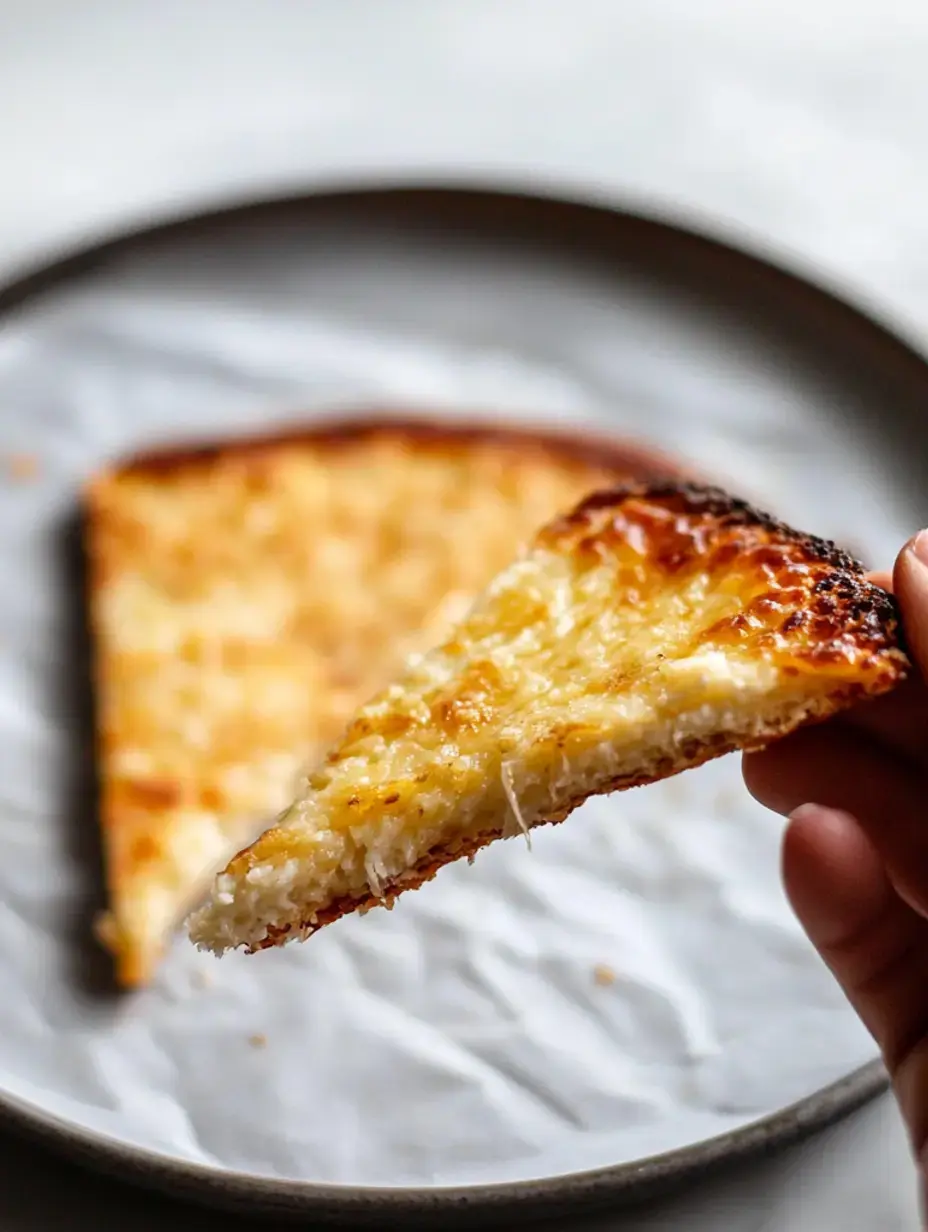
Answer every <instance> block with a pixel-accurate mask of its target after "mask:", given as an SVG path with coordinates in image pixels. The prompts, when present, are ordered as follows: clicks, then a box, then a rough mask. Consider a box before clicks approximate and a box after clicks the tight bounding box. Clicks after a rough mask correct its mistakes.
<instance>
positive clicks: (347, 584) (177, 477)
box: [86, 417, 675, 986]
mask: <svg viewBox="0 0 928 1232" xmlns="http://www.w3.org/2000/svg"><path fill="white" fill-rule="evenodd" d="M674 469H675V468H673V467H672V466H671V465H670V463H667V462H665V461H664V460H663V459H660V458H657V457H656V456H655V455H653V454H649V453H647V452H646V451H642V450H641V449H638V448H636V447H632V446H626V445H623V444H622V443H621V442H616V441H598V440H596V439H591V438H590V437H589V436H588V435H585V434H582V433H581V434H563V433H557V432H555V433H550V432H543V431H541V430H539V429H533V428H525V429H515V428H512V429H501V428H497V427H494V426H490V425H484V424H480V423H466V422H463V421H462V422H455V423H451V422H444V423H438V422H430V421H427V420H425V419H422V418H416V419H405V420H404V419H391V418H389V417H376V418H371V419H369V420H365V421H362V420H360V419H358V418H354V419H351V420H345V421H342V422H338V423H322V424H320V425H318V426H316V427H314V428H312V429H308V430H304V431H301V432H298V433H295V434H293V435H290V436H280V437H277V438H271V439H264V440H243V441H239V442H235V443H230V444H223V445H220V446H217V447H209V448H201V449H188V450H182V451H178V452H170V453H162V454H158V455H155V456H147V457H143V458H140V459H136V460H134V461H131V462H129V463H127V464H125V465H122V466H117V467H114V468H113V469H112V470H108V471H106V472H104V473H101V474H100V475H98V476H96V477H95V479H94V480H93V482H92V483H91V485H90V488H89V491H88V494H87V524H86V544H87V559H88V565H89V569H88V573H89V603H90V618H91V626H92V632H93V638H94V651H95V653H94V660H95V663H94V676H95V690H96V699H97V712H98V714H97V719H98V749H99V752H98V760H99V779H100V787H101V826H102V832H103V845H104V855H105V858H106V867H107V877H108V883H109V897H110V909H109V912H108V913H107V915H106V916H105V917H104V918H103V920H102V923H101V927H100V929H99V933H100V935H101V937H102V939H103V940H104V941H105V942H106V943H107V945H108V947H109V948H110V949H111V950H112V952H113V954H114V956H115V959H116V973H117V978H118V980H119V982H120V983H121V984H123V985H125V986H131V985H138V984H142V983H145V982H146V981H147V980H148V979H149V978H150V977H151V975H152V972H153V970H154V968H155V965H156V964H157V962H158V959H159V957H160V955H161V953H162V951H163V949H164V946H165V944H166V941H167V939H168V937H169V935H170V933H171V931H172V929H173V928H174V927H175V925H176V924H178V923H180V921H181V920H182V919H183V916H184V914H185V913H186V912H187V911H189V910H190V907H191V905H192V903H193V902H195V901H196V898H197V897H198V896H200V895H201V894H202V893H203V891H204V888H205V885H206V884H208V882H209V878H210V877H211V876H212V874H213V873H214V872H215V870H216V869H217V868H219V867H221V866H222V864H224V863H225V861H226V860H228V859H229V857H230V856H231V855H233V854H234V853H235V852H236V851H237V850H238V849H239V848H240V847H241V846H243V844H245V843H247V842H249V841H250V840H251V839H252V838H253V837H254V836H255V835H256V834H257V833H259V832H260V830H261V828H262V827H263V825H266V823H267V819H268V818H269V817H272V816H274V814H275V813H276V812H278V811H279V810H280V809H281V808H283V806H284V805H285V804H286V803H287V801H288V800H289V799H290V797H291V795H292V793H293V791H294V789H295V786H296V784H297V782H298V778H299V775H300V773H301V772H305V770H306V768H307V765H309V764H313V763H314V762H315V761H316V760H317V759H318V758H320V757H321V756H322V755H324V753H325V750H326V749H327V748H328V747H329V745H330V744H331V743H332V742H333V741H334V740H335V739H337V738H338V736H339V735H340V733H341V732H342V731H343V730H344V727H345V724H346V723H347V721H348V719H349V718H350V716H351V714H352V712H353V711H354V710H355V708H356V707H357V706H359V705H360V704H361V703H362V702H363V701H365V700H366V699H367V698H368V697H370V696H371V694H372V693H373V692H374V691H375V690H377V689H379V688H381V687H382V686H383V685H385V684H386V683H387V682H388V681H389V680H390V679H391V677H392V676H393V675H394V673H396V672H397V671H399V670H400V669H401V668H402V665H403V661H404V656H405V655H406V654H407V653H408V652H410V651H415V650H427V649H429V648H430V647H431V646H432V645H435V644H436V643H437V642H439V641H441V640H442V639H443V638H444V637H445V636H446V634H447V633H448V631H449V629H450V628H451V627H452V626H453V624H454V622H455V621H456V620H457V619H459V618H460V617H461V616H462V615H463V614H464V612H466V610H467V608H468V606H469V605H470V602H471V601H472V599H473V597H474V596H475V595H476V594H477V593H479V591H480V590H481V588H482V587H483V586H484V585H485V584H486V583H487V582H488V581H489V580H490V579H491V578H492V577H493V575H494V573H495V572H496V571H497V570H498V569H500V568H502V567H503V566H504V565H505V564H506V563H507V562H508V560H509V559H510V558H511V557H512V555H513V554H514V553H515V552H516V551H517V549H518V548H519V546H520V545H521V544H523V543H525V542H526V541H527V540H528V539H529V538H530V537H531V535H532V533H533V532H534V530H535V528H536V527H537V526H538V525H539V523H540V522H541V521H544V520H546V519H548V518H550V517H552V516H554V514H555V513H558V512H559V511H562V510H564V509H569V508H570V507H571V505H573V504H574V503H575V502H576V501H577V500H578V499H579V498H580V497H581V496H582V495H583V493H584V492H587V491H589V490H590V488H591V486H594V485H596V484H602V483H612V482H614V481H615V480H616V479H617V478H620V477H622V478H627V477H628V476H630V475H638V476H640V475H643V474H653V473H668V472H669V471H673V470H674Z"/></svg>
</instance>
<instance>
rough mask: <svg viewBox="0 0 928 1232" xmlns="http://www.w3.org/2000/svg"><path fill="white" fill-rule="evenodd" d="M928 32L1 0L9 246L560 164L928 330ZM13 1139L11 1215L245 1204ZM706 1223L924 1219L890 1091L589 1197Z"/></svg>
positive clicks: (872, 18) (207, 1220)
mask: <svg viewBox="0 0 928 1232" xmlns="http://www.w3.org/2000/svg"><path fill="white" fill-rule="evenodd" d="M926 61H928V8H926V7H925V6H924V5H923V4H921V3H920V0H909V2H905V0H883V3H882V4H880V5H879V6H874V5H872V4H869V3H864V2H863V0H817V2H816V3H814V4H809V3H808V0H803V2H800V0H778V3H773V2H772V0H756V2H755V3H751V4H747V3H744V2H743V0H699V2H698V3H694V2H693V0H647V2H645V0H638V2H637V3H636V2H633V0H629V2H628V3H623V4H618V3H616V2H615V0H571V3H569V4H566V3H564V2H563V0H507V2H506V3H505V4H503V3H500V2H499V0H468V3H466V4H464V3H454V0H445V2H444V3H441V2H439V0H355V2H354V3H353V4H350V5H348V4H345V3H344V0H341V2H339V0H197V3H196V4H191V3H189V0H159V2H158V3H157V4H152V3H149V2H147V0H82V3H81V4H79V5H78V4H74V3H73V2H72V0H0V151H2V158H3V192H2V194H0V276H3V277H9V276H12V275H13V274H14V273H15V272H18V271H21V270H25V269H28V268H29V267H30V266H32V265H33V264H35V263H37V262H39V261H41V260H42V259H43V257H44V256H46V255H48V254H49V253H51V252H55V251H58V250H60V249H62V248H69V247H73V246H76V245H78V244H79V243H81V242H82V241H84V240H86V239H87V238H89V237H92V236H96V235H99V234H101V233H105V232H109V231H112V230H119V229H122V228H125V227H128V226H130V225H132V224H133V223H136V222H138V221H141V220H146V219H149V218H152V217H157V216H159V215H162V214H168V213H174V212H176V211H177V210H178V209H182V208H185V207H193V206H198V205H201V204H205V203H208V202H213V201H222V200H225V199H228V198H229V197H230V196H234V197H245V196H247V195H249V194H253V193H271V192H276V191H280V190H283V189H288V188H296V187H299V186H304V185H306V184H310V183H318V182H322V181H343V180H352V179H358V178H368V177H373V176H388V177H393V178H395V177H404V178H411V177H416V176H418V177H420V178H426V177H427V178H430V179H437V178H448V177H454V178H457V179H465V178H466V179H470V180H473V179H479V180H483V181H487V182H501V183H509V184H512V183H517V184H522V185H525V184H531V183H536V184H537V183H539V182H541V183H544V184H546V185H548V186H561V187H565V188H569V189H571V190H572V191H582V192H583V193H586V194H592V195H595V196H597V197H599V198H603V199H615V198H620V199H622V200H625V201H631V202H633V203H634V202H636V201H637V202H641V203H645V204H647V205H648V206H649V207H651V208H657V209H661V210H669V211H672V212H675V213H677V214H679V215H681V216H683V217H684V218H689V219H691V220H695V221H696V222H697V223H701V224H702V225H705V226H709V227H711V228H712V229H714V230H716V231H718V230H722V231H723V232H726V233H730V234H732V235H733V236H734V237H735V238H736V239H739V240H740V241H742V242H744V243H747V244H748V245H755V246H759V247H762V248H764V249H766V250H768V251H772V252H773V253H775V254H780V255H781V256H782V257H783V258H784V259H786V260H787V261H791V262H793V263H794V264H798V266H799V267H800V268H811V269H813V270H815V271H817V272H819V273H820V274H821V276H822V277H824V278H825V279H827V280H828V281H830V282H832V283H833V284H835V285H837V286H839V287H843V288H845V289H846V290H847V292H848V293H849V294H851V295H852V296H855V297H857V298H859V299H862V300H864V301H866V302H868V303H869V304H871V305H873V306H874V307H875V308H876V310H877V311H879V312H880V313H882V314H883V315H885V316H887V317H888V318H890V319H892V320H893V321H894V322H896V323H897V324H898V326H899V328H901V329H902V330H904V331H905V332H906V333H908V334H909V335H910V336H911V337H912V338H913V339H915V340H916V341H920V342H922V343H923V344H928V245H926V244H924V243H923V242H922V238H923V234H924V232H925V230H926V226H928V224H926V223H925V221H924V218H925V207H924V201H925V196H926V189H928V158H926V154H925V151H926V150H928V73H926V71H925V65H926ZM2 1145H3V1150H2V1151H0V1226H2V1227H3V1228H5V1229H10V1230H11V1232H15V1230H16V1229H20V1228H22V1229H26V1228H29V1229H40V1228H46V1227H47V1228H52V1227H54V1228H59V1227H73V1226H77V1225H78V1224H79V1223H82V1222H84V1221H88V1220H89V1221H96V1222H98V1223H100V1224H102V1223H103V1222H104V1220H107V1221H110V1222H111V1221H112V1220H113V1219H114V1218H115V1219H116V1221H117V1224H118V1226H119V1227H122V1228H125V1229H126V1230H127V1232H132V1230H135V1229H138V1230H139V1232H142V1230H145V1229H148V1228H155V1227H162V1226H164V1224H165V1223H167V1222H169V1221H170V1222H171V1223H172V1224H173V1226H175V1227H176V1228H177V1229H178V1230H180V1229H182V1228H183V1229H185V1228H188V1227H189V1228H191V1229H192V1228H194V1227H196V1228H198V1229H210V1228H212V1227H214V1226H215V1227H216V1228H218V1227H219V1226H222V1227H224V1228H229V1226H230V1223H229V1220H228V1218H227V1217H224V1216H223V1217H214V1216H213V1215H211V1214H209V1213H203V1212H200V1211H198V1210H195V1209H193V1208H190V1209H188V1208H183V1207H179V1206H177V1205H175V1204H173V1203H168V1202H167V1201H165V1200H162V1199H158V1198H155V1197H152V1196H149V1195H147V1194H139V1193H136V1192H135V1191H132V1190H129V1189H125V1188H123V1187H122V1186H119V1185H117V1184H115V1183H113V1182H109V1181H102V1180H99V1179H97V1178H93V1177H89V1176H85V1175H84V1174H83V1173H81V1172H79V1171H77V1170H76V1169H72V1168H70V1167H63V1166H60V1165H59V1164H58V1162H57V1161H56V1160H51V1159H50V1158H48V1157H46V1156H45V1155H43V1154H41V1153H39V1152H38V1151H36V1150H34V1149H33V1148H31V1147H28V1146H25V1145H21V1144H19V1143H14V1142H12V1141H9V1142H8V1141H5V1140H4V1141H3V1143H2ZM51 1171H54V1177H55V1180H54V1184H49V1180H48V1176H49V1173H50V1172H51ZM220 1219H221V1222H220ZM681 1225H685V1226H687V1227H688V1228H690V1229H692V1230H693V1232H697V1230H698V1229H702V1228H705V1229H707V1230H708V1229H716V1228H719V1227H725V1228H726V1229H727V1230H729V1232H760V1230H761V1229H763V1230H765V1232H767V1230H769V1232H786V1230H787V1229H789V1232H802V1230H803V1229H806V1228H808V1229H810V1230H811V1229H813V1228H814V1229H816V1232H828V1230H829V1229H832V1228H833V1229H839V1228H840V1229H845V1228H855V1227H860V1228H867V1229H873V1230H879V1232H893V1230H896V1229H899V1230H908V1229H915V1228H916V1227H917V1226H918V1221H917V1216H916V1208H915V1202H914V1181H913V1176H912V1172H911V1166H910V1164H909V1161H908V1157H907V1152H906V1146H905V1140H904V1136H903V1133H902V1130H901V1127H900V1125H899V1122H898V1118H897V1117H896V1114H895V1110H894V1108H893V1105H892V1103H891V1101H889V1100H888V1099H884V1100H882V1101H878V1102H877V1103H876V1104H874V1105H872V1106H871V1107H869V1108H867V1109H865V1110H864V1111H863V1112H862V1113H860V1114H858V1115H857V1116H855V1117H853V1118H851V1119H849V1120H848V1121H846V1122H844V1123H843V1124H841V1125H839V1126H837V1127H835V1128H834V1129H832V1130H830V1131H829V1132H827V1133H826V1134H823V1135H821V1136H819V1137H818V1138H816V1139H815V1140H813V1141H812V1142H809V1143H807V1144H805V1145H804V1146H802V1147H800V1148H796V1149H793V1150H791V1151H789V1152H787V1153H785V1154H782V1155H778V1156H776V1157H773V1158H770V1159H767V1160H762V1161H758V1163H757V1164H755V1165H752V1166H751V1167H749V1168H744V1169H742V1170H740V1171H739V1172H738V1173H737V1174H735V1175H730V1176H726V1177H722V1178H720V1179H716V1180H714V1181H713V1182H712V1183H711V1185H708V1186H702V1187H699V1188H697V1189H696V1190H694V1191H693V1192H691V1193H688V1194H686V1195H684V1196H682V1197H680V1198H677V1199H675V1200H674V1201H673V1202H671V1203H669V1204H665V1205H664V1206H663V1207H659V1208H658V1207H655V1208H651V1209H649V1210H647V1211H639V1212H636V1213H635V1214H633V1215H628V1216H618V1215H615V1216H611V1217H601V1218H599V1219H597V1220H596V1221H594V1222H593V1223H591V1224H588V1225H584V1226H589V1227H591V1228H597V1229H603V1230H605V1229H607V1228H608V1229H623V1230H626V1232H632V1230H634V1232H639V1230H640V1232H646V1230H647V1232H657V1230H658V1229H664V1228H668V1229H669V1228H671V1227H678V1226H681ZM249 1226H251V1225H249ZM262 1226H265V1227H267V1226H268V1225H267V1224H264V1225H262Z"/></svg>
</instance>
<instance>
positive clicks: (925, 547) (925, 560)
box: [912, 530, 928, 565]
mask: <svg viewBox="0 0 928 1232" xmlns="http://www.w3.org/2000/svg"><path fill="white" fill-rule="evenodd" d="M912 555H913V556H914V557H915V559H916V560H918V561H919V562H920V563H921V564H923V565H928V530H920V531H919V532H918V534H917V535H916V536H915V538H914V539H913V540H912Z"/></svg>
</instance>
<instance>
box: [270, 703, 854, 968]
mask: <svg viewBox="0 0 928 1232" xmlns="http://www.w3.org/2000/svg"><path fill="white" fill-rule="evenodd" d="M861 695H862V690H861V688H860V686H852V687H851V688H849V689H846V690H844V691H842V692H837V693H834V694H832V695H830V696H829V697H827V698H824V699H822V701H821V703H820V704H819V706H818V708H817V709H816V710H815V711H814V712H812V713H808V714H806V715H805V716H804V717H803V718H802V719H800V720H799V721H798V722H793V721H787V722H783V723H781V724H777V725H771V726H770V727H769V729H768V730H767V731H766V732H765V733H764V735H763V736H762V737H759V738H757V739H755V740H750V741H745V740H741V739H738V738H736V737H732V736H729V735H727V734H726V733H719V734H718V735H717V736H715V737H713V738H712V739H711V740H704V741H693V743H692V744H691V745H689V746H686V747H685V748H684V749H683V750H682V752H681V755H680V756H679V757H678V758H674V759H671V758H664V759H662V760H661V761H659V762H658V763H657V764H656V765H655V766H654V767H653V768H652V770H650V771H649V772H647V773H644V774H640V775H625V776H622V777H619V778H616V779H613V780H612V781H611V782H610V783H608V784H607V785H606V787H605V788H603V790H602V791H599V792H596V793H592V792H587V793H584V794H581V795H579V796H576V797H575V798H574V799H572V800H571V801H570V803H569V804H568V805H567V806H565V808H563V809H562V810H561V811H560V812H558V813H557V814H556V815H554V816H551V817H542V818H539V819H538V820H537V821H535V822H533V823H532V829H537V828H538V827H539V826H545V825H558V824H560V822H562V821H564V820H565V819H566V818H567V817H569V816H570V814H571V813H573V812H574V811H575V810H576V809H578V808H579V807H580V805H581V804H584V803H585V802H586V801H587V800H588V799H590V797H591V796H592V795H593V794H596V795H607V794H610V793H612V792H619V791H627V790H630V789H631V788H634V787H646V786H648V784H650V783H658V782H661V781H662V780H663V779H668V778H673V777H674V776H675V775H677V774H681V773H682V772H683V771H684V770H694V769H696V768H697V767H698V766H702V765H705V764H706V763H707V762H710V761H715V760H716V759H717V758H719V757H724V756H725V755H726V754H728V753H735V752H745V753H748V752H756V751H758V750H760V749H763V748H765V747H766V746H767V745H768V744H769V743H771V742H772V741H774V740H777V739H779V738H780V737H782V736H787V735H789V734H790V733H791V732H793V731H797V730H798V729H799V728H800V727H808V726H812V725H813V724H816V723H821V722H823V721H824V720H825V719H828V718H830V717H831V716H832V715H833V714H836V713H837V712H839V711H840V710H842V709H844V708H845V706H847V705H849V704H851V703H852V702H853V701H855V700H857V699H858V698H859V697H860V696H861ZM500 837H501V831H499V830H488V831H485V832H484V833H482V834H479V835H476V836H473V837H471V838H469V839H467V840H466V841H465V842H463V843H460V844H459V845H457V846H455V847H453V848H436V849H435V850H433V851H431V852H429V853H428V855H427V856H425V857H424V858H423V859H422V860H420V861H419V862H418V864H416V865H415V866H414V867H413V868H412V869H411V870H410V871H409V872H408V873H406V874H405V875H404V876H403V878H402V880H401V881H394V882H392V883H390V884H388V885H385V886H384V889H383V894H382V895H381V896H380V897H379V898H378V897H377V896H376V895H374V894H372V893H368V894H366V895H363V896H362V897H360V898H350V897H346V898H341V899H337V900H336V901H335V902H333V903H332V904H331V905H330V906H329V907H327V908H326V909H325V910H324V911H320V912H318V913H317V915H316V919H315V922H313V921H310V920H304V921H302V922H301V923H299V924H289V925H286V926H285V927H283V928H274V927H271V928H269V929H268V933H267V936H266V937H264V938H262V940H261V941H258V942H256V943H255V944H254V945H253V946H250V947H248V948H247V953H249V954H256V953H258V952H259V951H260V950H266V949H271V948H273V947H274V946H279V945H282V944H283V943H284V942H286V941H287V940H289V939H290V938H291V937H305V938H307V939H308V938H309V937H311V936H313V935H314V934H315V933H317V932H319V930H320V929H322V928H324V927H325V926H326V925H327V924H333V923H334V922H335V921H336V920H338V919H341V917H342V916H345V915H350V914H351V913H352V912H354V911H360V912H362V913H364V912H367V911H369V910H371V909H372V908H374V907H386V908H387V909H388V910H390V909H391V908H392V906H393V904H394V902H395V901H396V899H397V898H398V897H399V896H400V894H403V893H405V892H406V891H407V890H418V889H420V888H421V887H422V886H423V885H425V884H426V883H427V882H429V881H431V880H432V879H433V878H434V877H435V876H436V875H437V873H438V872H439V871H440V870H441V869H442V868H444V867H445V865H446V864H452V863H454V861H456V860H460V859H463V858H465V857H466V858H467V859H473V857H474V856H475V855H476V853H477V852H478V851H480V850H481V849H482V848H483V847H486V846H488V844H490V843H491V842H493V841H494V840H495V839H498V838H500Z"/></svg>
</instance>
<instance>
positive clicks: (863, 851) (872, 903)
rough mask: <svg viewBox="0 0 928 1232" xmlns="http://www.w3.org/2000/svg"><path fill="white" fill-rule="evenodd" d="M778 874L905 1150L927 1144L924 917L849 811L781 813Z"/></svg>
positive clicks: (813, 808) (807, 808)
mask: <svg viewBox="0 0 928 1232" xmlns="http://www.w3.org/2000/svg"><path fill="white" fill-rule="evenodd" d="M783 878H784V883H785V886H786V891H787V894H788V895H789V898H790V901H791V903H792V905H793V909H794V910H795V912H796V915H797V916H798V917H799V920H800V922H801V923H802V925H803V927H804V928H805V930H806V933H807V934H808V936H809V939H810V941H811V942H812V944H813V945H814V946H815V947H816V949H817V950H818V951H819V953H820V954H821V956H822V958H823V959H824V961H825V962H826V963H827V964H828V966H829V967H830V969H831V970H832V972H833V973H834V975H835V978H836V979H837V980H838V982H839V983H840V985H841V987H842V989H843V990H844V992H845V995H846V996H847V998H848V1000H849V1001H850V1002H851V1004H852V1005H853V1006H854V1009H855V1010H856V1011H857V1013H858V1014H859V1015H860V1018H861V1019H862V1021H863V1022H864V1024H865V1026H866V1027H867V1028H868V1030H869V1031H870V1032H871V1034H872V1035H873V1037H874V1038H875V1040H876V1042H877V1044H878V1045H879V1048H880V1051H881V1052H882V1054H883V1057H884V1059H885V1061H886V1066H887V1068H888V1069H889V1071H890V1073H891V1074H892V1077H893V1084H894V1086H895V1089H896V1094H897V1098H898V1100H899V1104H900V1108H901V1109H902V1112H903V1115H904V1117H905V1119H906V1123H907V1124H908V1126H909V1131H910V1133H911V1136H912V1142H913V1146H914V1148H915V1150H916V1152H917V1153H918V1154H919V1155H920V1156H921V1155H922V1154H923V1153H924V1151H925V1143H926V1140H928V991H926V990H928V921H926V920H925V919H924V918H923V917H921V916H919V915H917V914H916V913H915V912H914V911H913V910H912V909H911V908H910V907H909V906H908V905H907V904H906V903H904V902H903V901H902V899H901V898H900V897H899V896H898V895H897V894H896V892H895V889H894V887H893V885H892V883H891V882H890V880H889V878H888V877H887V875H886V871H885V868H884V866H883V862H882V860H881V858H880V855H879V852H878V851H877V849H876V848H875V847H874V845H873V843H872V842H871V841H870V839H869V838H868V836H867V834H866V833H865V831H864V830H863V828H862V827H861V826H860V825H859V824H858V823H857V821H856V820H855V818H854V817H853V816H851V815H850V814H849V813H845V812H840V811H836V810H833V809H827V808H823V807H821V806H820V805H816V804H807V805H804V806H802V807H801V808H799V809H798V810H796V811H795V812H794V813H793V815H792V817H791V818H790V822H789V825H788V827H787V830H786V835H785V838H784V843H783Z"/></svg>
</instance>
